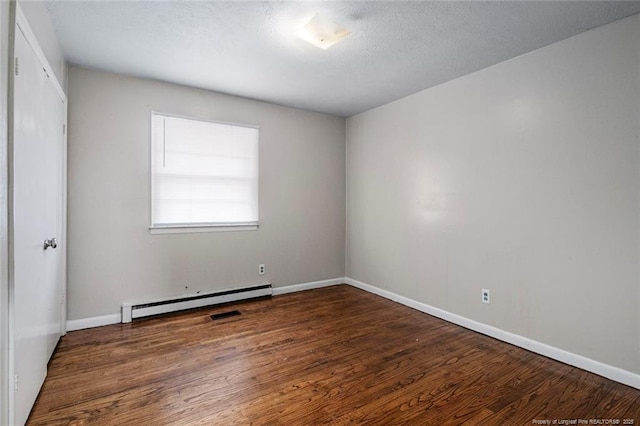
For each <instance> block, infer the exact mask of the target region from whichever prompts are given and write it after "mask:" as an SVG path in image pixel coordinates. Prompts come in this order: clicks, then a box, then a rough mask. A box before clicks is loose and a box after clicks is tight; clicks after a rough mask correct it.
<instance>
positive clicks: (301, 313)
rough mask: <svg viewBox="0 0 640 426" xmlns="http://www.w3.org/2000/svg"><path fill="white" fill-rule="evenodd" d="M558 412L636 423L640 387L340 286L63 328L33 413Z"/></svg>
mask: <svg viewBox="0 0 640 426" xmlns="http://www.w3.org/2000/svg"><path fill="white" fill-rule="evenodd" d="M233 309H237V310H239V311H240V312H241V315H239V316H232V317H228V318H225V319H219V320H215V321H214V320H212V319H211V318H210V317H209V315H211V314H214V313H221V312H225V311H230V310H233ZM554 419H557V420H558V421H559V423H558V424H562V423H560V421H562V420H575V421H576V423H574V424H579V423H577V422H578V420H585V421H587V422H590V421H592V420H597V419H603V420H608V419H613V420H614V421H619V422H620V423H618V424H623V421H624V419H629V420H630V421H633V422H634V424H636V425H640V390H636V389H633V388H630V387H627V386H624V385H621V384H618V383H616V382H613V381H610V380H607V379H604V378H602V377H599V376H596V375H594V374H591V373H588V372H585V371H583V370H579V369H576V368H573V367H570V366H568V365H565V364H562V363H559V362H556V361H553V360H551V359H548V358H545V357H542V356H539V355H536V354H533V353H531V352H527V351H525V350H523V349H520V348H517V347H515V346H511V345H509V344H506V343H503V342H500V341H497V340H494V339H492V338H490V337H486V336H483V335H481V334H477V333H475V332H472V331H469V330H466V329H464V328H461V327H458V326H456V325H453V324H450V323H447V322H445V321H442V320H439V319H437V318H434V317H431V316H429V315H426V314H424V313H421V312H418V311H415V310H413V309H410V308H407V307H404V306H402V305H399V304H396V303H393V302H391V301H388V300H386V299H383V298H380V297H378V296H375V295H372V294H369V293H366V292H364V291H361V290H358V289H355V288H352V287H350V286H346V285H341V286H334V287H327V288H322V289H317V290H310V291H306V292H301V293H292V294H287V295H283V296H276V297H273V298H271V299H265V300H259V301H252V302H244V303H238V304H234V305H233V306H226V307H215V308H207V309H201V310H197V311H192V312H188V313H182V314H175V315H171V316H164V317H161V318H154V319H149V320H141V321H137V322H134V323H132V324H118V325H112V326H106V327H100V328H94V329H89V330H81V331H75V332H71V333H68V334H67V335H66V336H64V337H63V338H62V340H61V342H60V345H59V348H58V350H57V352H56V354H55V355H54V357H53V359H52V361H51V363H50V368H49V375H48V377H47V379H46V381H45V384H44V386H43V389H42V391H41V393H40V396H39V397H38V400H37V401H36V404H35V406H34V408H33V411H32V413H31V417H30V418H29V422H28V424H30V425H84V424H96V425H238V424H242V425H244V424H259V425H262V424H272V425H278V424H286V425H316V424H336V425H342V424H384V425H387V424H419V425H441V424H442V425H449V424H451V425H453V424H468V425H475V424H488V425H511V424H513V425H517V424H522V425H525V424H527V425H530V424H535V423H534V421H535V420H550V421H553V420H554ZM567 424H569V423H567ZM591 424H594V423H591ZM595 424H597V423H595ZM613 424H615V423H613ZM628 424H630V423H628Z"/></svg>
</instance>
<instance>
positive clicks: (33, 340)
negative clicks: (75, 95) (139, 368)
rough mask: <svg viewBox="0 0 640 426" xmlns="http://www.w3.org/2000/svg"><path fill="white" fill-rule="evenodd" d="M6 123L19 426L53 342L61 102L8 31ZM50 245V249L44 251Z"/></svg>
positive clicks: (57, 304) (57, 300) (58, 283)
mask: <svg viewBox="0 0 640 426" xmlns="http://www.w3.org/2000/svg"><path fill="white" fill-rule="evenodd" d="M15 56H16V58H17V70H16V72H15V78H14V82H15V83H14V106H13V111H14V120H13V126H14V128H13V131H14V136H13V178H14V181H13V252H14V274H13V283H14V299H13V306H14V373H15V375H16V376H17V391H16V394H15V399H14V413H15V423H16V424H20V425H21V424H24V422H25V421H26V419H27V417H28V415H29V412H30V410H31V407H32V406H33V403H34V401H35V399H36V397H37V395H38V392H39V390H40V387H41V385H42V383H43V381H44V378H45V376H46V374H47V362H48V361H49V358H50V357H51V354H52V353H53V350H54V349H55V346H56V344H57V342H58V339H59V338H60V335H61V330H62V328H61V325H62V324H61V308H62V303H63V299H62V297H63V291H64V287H63V285H62V277H63V275H62V274H63V269H62V267H63V259H62V255H61V253H62V250H61V249H60V247H59V246H60V245H61V244H64V243H65V241H64V235H62V219H63V218H62V211H63V205H62V203H63V201H62V200H63V189H64V188H63V175H62V173H63V161H64V135H63V123H64V120H65V117H64V115H65V104H64V99H63V98H62V97H61V96H60V95H59V93H58V91H57V90H56V86H55V85H54V84H53V83H52V77H53V76H51V77H50V76H49V75H48V74H47V72H46V70H45V68H44V67H43V64H41V63H40V61H39V59H38V56H37V55H36V53H35V51H34V49H33V48H32V46H31V45H30V44H29V42H28V41H27V39H26V38H25V36H24V34H23V33H22V31H21V30H20V29H19V28H18V29H16V39H15ZM53 238H55V239H56V241H57V245H58V248H55V247H53V246H51V247H48V248H46V249H45V240H51V239H53Z"/></svg>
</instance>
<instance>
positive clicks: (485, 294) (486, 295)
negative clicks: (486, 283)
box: [482, 288, 491, 303]
mask: <svg viewBox="0 0 640 426" xmlns="http://www.w3.org/2000/svg"><path fill="white" fill-rule="evenodd" d="M482 303H491V291H489V290H487V289H486V288H483V289H482Z"/></svg>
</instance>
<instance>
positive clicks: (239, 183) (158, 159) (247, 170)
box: [151, 113, 259, 228]
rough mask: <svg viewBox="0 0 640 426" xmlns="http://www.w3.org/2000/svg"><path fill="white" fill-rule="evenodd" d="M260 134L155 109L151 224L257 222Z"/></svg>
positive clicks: (233, 224)
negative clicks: (168, 113)
mask: <svg viewBox="0 0 640 426" xmlns="http://www.w3.org/2000/svg"><path fill="white" fill-rule="evenodd" d="M258 136H259V131H258V129H257V128H254V127H249V126H242V125H237V124H223V123H215V122H208V121H200V120H194V119H188V118H179V117H173V116H169V115H164V114H158V113H153V114H152V159H151V162H152V167H151V169H152V177H151V185H152V194H151V199H152V202H151V203H152V206H151V226H152V228H155V227H197V226H246V225H257V224H258Z"/></svg>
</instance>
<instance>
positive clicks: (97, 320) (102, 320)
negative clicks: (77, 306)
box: [67, 313, 121, 331]
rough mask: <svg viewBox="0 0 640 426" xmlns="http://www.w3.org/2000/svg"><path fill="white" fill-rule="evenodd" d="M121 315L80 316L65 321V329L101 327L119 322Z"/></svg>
mask: <svg viewBox="0 0 640 426" xmlns="http://www.w3.org/2000/svg"><path fill="white" fill-rule="evenodd" d="M120 319H121V315H120V314H119V313H117V314H109V315H101V316H99V317H91V318H81V319H76V320H69V321H67V331H76V330H83V329H85V328H93V327H101V326H103V325H111V324H118V323H120Z"/></svg>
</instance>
